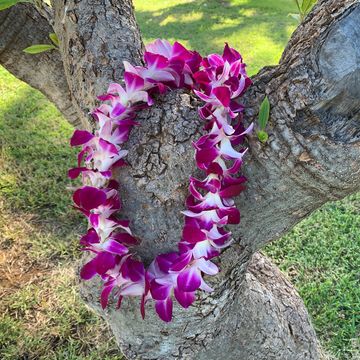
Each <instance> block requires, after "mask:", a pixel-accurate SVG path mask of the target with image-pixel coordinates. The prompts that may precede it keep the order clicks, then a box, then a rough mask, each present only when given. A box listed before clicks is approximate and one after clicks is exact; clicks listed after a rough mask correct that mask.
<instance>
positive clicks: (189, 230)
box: [182, 226, 206, 243]
mask: <svg viewBox="0 0 360 360" xmlns="http://www.w3.org/2000/svg"><path fill="white" fill-rule="evenodd" d="M182 238H183V239H184V240H185V241H187V242H189V243H197V242H199V241H203V240H205V239H206V235H205V233H204V232H203V231H201V230H200V229H199V228H196V227H194V226H185V227H184V229H183V234H182Z"/></svg>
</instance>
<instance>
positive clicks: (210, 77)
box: [69, 39, 253, 321]
mask: <svg viewBox="0 0 360 360" xmlns="http://www.w3.org/2000/svg"><path fill="white" fill-rule="evenodd" d="M144 61H145V63H146V65H145V66H132V65H131V64H129V63H128V62H126V61H124V67H125V72H124V85H125V87H123V86H122V85H120V84H116V83H113V84H110V86H109V88H108V91H107V93H106V94H105V95H101V96H99V97H98V99H99V100H100V101H102V102H103V103H102V104H101V105H100V106H99V107H98V108H96V109H95V110H94V111H93V112H92V115H93V117H94V119H95V120H96V124H97V128H96V130H95V131H94V133H90V132H88V131H85V130H75V132H74V134H73V136H72V138H71V141H70V143H71V146H81V151H80V153H79V154H78V167H75V168H73V169H70V170H69V177H70V178H71V179H75V178H77V177H78V176H80V175H81V177H82V182H83V186H81V187H80V188H77V189H76V190H75V192H74V194H73V200H74V203H75V205H74V206H75V207H76V208H77V209H78V210H80V211H81V212H82V213H83V214H84V215H85V216H86V217H87V219H88V222H89V230H88V231H87V233H86V234H85V235H83V236H82V237H81V240H80V244H81V245H83V250H86V251H89V252H91V253H92V254H93V257H92V259H91V260H90V261H89V262H87V263H86V264H85V265H84V266H83V267H82V269H81V271H80V276H81V278H82V279H84V280H89V279H91V278H93V277H94V276H95V275H99V276H100V277H101V279H102V280H103V289H102V292H101V305H102V307H103V308H105V307H106V306H107V304H108V299H109V296H110V293H111V292H112V291H113V294H114V296H116V297H117V299H118V300H117V308H119V307H120V305H121V301H122V299H123V297H124V296H138V297H139V298H140V299H141V300H140V311H141V314H142V316H143V318H144V316H145V303H146V301H148V300H149V299H153V300H154V301H155V309H156V312H157V314H158V315H159V317H160V318H161V319H162V320H164V321H171V318H172V307H173V297H174V298H175V299H176V300H177V302H178V303H179V304H180V305H181V306H182V307H184V308H188V307H189V306H190V305H191V304H192V303H193V302H194V301H195V298H196V296H195V294H196V291H197V290H198V289H201V290H203V291H207V292H211V291H212V289H211V287H210V286H209V285H208V284H207V283H206V282H205V281H204V279H203V274H206V275H215V274H217V273H218V271H219V269H218V267H217V265H216V264H214V263H213V262H212V261H211V259H212V258H214V257H216V256H219V254H220V252H221V250H222V249H223V248H225V247H227V246H229V245H230V244H231V242H232V238H231V232H229V231H227V230H226V229H225V225H228V224H238V223H239V222H240V212H239V210H238V209H237V208H236V207H235V204H234V200H233V197H235V196H237V195H238V194H239V193H240V192H241V191H243V190H244V183H245V181H246V179H245V177H244V176H238V175H237V174H238V173H239V170H240V167H241V164H242V158H243V156H244V154H245V152H246V150H247V149H243V148H241V149H240V150H239V149H238V150H237V149H235V148H234V147H238V145H241V144H242V143H243V141H244V137H245V135H246V134H248V133H249V132H251V130H252V127H253V126H252V125H251V126H249V127H248V128H247V129H245V128H244V126H243V124H242V113H243V110H244V106H243V105H242V104H241V103H239V101H238V99H239V97H240V96H241V95H242V94H243V93H244V92H245V90H246V89H247V88H248V87H249V86H250V85H251V80H250V78H249V77H248V76H247V74H246V71H245V67H246V65H245V64H244V63H243V61H242V57H241V55H240V54H239V53H238V52H237V51H236V50H234V49H232V48H230V47H229V46H228V44H225V48H224V52H223V54H222V55H218V54H212V55H209V56H207V57H204V58H202V57H201V56H200V55H199V54H198V53H197V52H195V51H189V50H187V49H186V48H185V47H184V46H182V45H181V44H180V43H178V42H175V43H174V44H173V45H171V44H170V43H169V42H168V41H165V40H160V39H158V40H156V41H154V42H153V43H151V44H149V45H147V46H146V52H145V54H144ZM177 88H187V89H189V90H191V91H192V92H193V93H194V94H195V95H196V96H197V97H198V98H200V99H201V100H202V101H203V102H204V103H205V104H204V105H203V106H202V107H200V108H199V109H198V113H199V115H200V117H201V119H203V120H204V122H205V127H204V130H205V131H206V134H205V135H203V136H201V137H200V138H199V139H198V140H197V141H196V142H194V143H193V146H194V149H195V160H196V164H197V167H198V168H199V169H201V170H203V171H204V173H205V174H206V177H205V178H204V179H203V180H198V179H196V178H193V177H190V185H189V192H190V194H189V196H188V198H187V199H186V210H185V211H183V212H182V213H183V214H184V215H185V222H184V228H183V231H182V236H181V240H180V242H179V243H178V251H177V252H171V253H166V254H161V255H158V256H157V257H156V258H155V259H154V260H153V262H152V263H151V264H150V266H149V267H148V268H147V269H145V267H144V264H143V263H142V262H141V261H139V260H138V259H136V258H134V255H132V254H131V247H132V246H134V245H136V244H138V240H137V239H136V238H135V237H134V236H133V234H132V232H131V230H130V228H129V221H127V220H120V219H119V218H118V217H117V216H116V215H117V214H118V212H119V210H120V209H121V202H120V197H119V193H118V191H117V189H118V186H119V184H118V183H117V182H116V181H115V180H113V179H112V178H111V176H112V170H113V169H115V168H116V167H120V166H124V165H126V163H125V161H124V157H125V156H126V155H127V151H126V150H123V149H122V145H123V144H124V143H125V142H126V141H127V140H128V138H129V134H130V131H131V129H132V127H133V126H138V125H139V123H137V122H136V121H135V118H136V112H137V111H139V110H140V109H143V108H144V107H148V106H151V105H152V104H153V99H152V95H153V94H156V93H160V94H163V93H165V92H166V91H168V89H177Z"/></svg>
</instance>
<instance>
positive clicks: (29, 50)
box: [23, 44, 56, 54]
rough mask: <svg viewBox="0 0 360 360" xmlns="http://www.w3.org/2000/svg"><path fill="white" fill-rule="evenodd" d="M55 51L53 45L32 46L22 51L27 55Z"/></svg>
mask: <svg viewBox="0 0 360 360" xmlns="http://www.w3.org/2000/svg"><path fill="white" fill-rule="evenodd" d="M53 49H56V47H55V46H54V45H50V44H38V45H32V46H29V47H27V48H26V49H24V50H23V51H24V52H26V53H28V54H39V53H42V52H44V51H48V50H53Z"/></svg>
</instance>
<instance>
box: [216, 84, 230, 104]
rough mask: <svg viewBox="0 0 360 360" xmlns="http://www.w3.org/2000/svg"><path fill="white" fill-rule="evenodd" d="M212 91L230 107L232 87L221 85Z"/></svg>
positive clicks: (222, 102)
mask: <svg viewBox="0 0 360 360" xmlns="http://www.w3.org/2000/svg"><path fill="white" fill-rule="evenodd" d="M212 92H213V94H214V95H215V96H216V97H217V99H218V100H219V101H220V102H221V104H222V105H223V106H225V107H228V106H229V105H230V89H229V88H228V87H227V86H219V87H217V88H215V89H213V90H212Z"/></svg>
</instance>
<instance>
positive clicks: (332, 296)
mask: <svg viewBox="0 0 360 360" xmlns="http://www.w3.org/2000/svg"><path fill="white" fill-rule="evenodd" d="M135 8H136V15H137V18H138V21H139V24H140V27H141V30H142V32H143V38H144V41H145V42H148V41H151V40H153V39H155V38H157V37H163V38H167V39H169V40H179V41H181V42H183V43H184V44H186V45H187V46H189V47H191V48H194V49H196V50H198V51H200V52H201V53H202V54H206V53H210V52H216V51H220V50H221V48H222V46H223V43H224V42H225V41H228V42H229V43H230V44H231V45H232V46H234V47H235V48H237V49H239V50H240V51H241V52H242V53H243V56H244V58H245V61H246V62H247V63H248V69H249V72H250V73H251V74H254V73H256V71H257V70H259V68H261V67H262V66H264V65H271V64H276V63H277V62H278V60H279V58H280V56H281V52H282V50H283V48H284V46H285V45H286V42H287V40H288V38H289V37H290V35H291V33H292V31H293V30H294V28H295V26H296V23H295V21H294V20H293V19H292V18H290V17H288V13H290V12H295V11H296V8H295V2H294V1H292V0H276V1H269V0H232V1H221V0H217V1H215V0H207V1H203V0H200V1H186V0H182V1H180V0H178V1H175V0H168V1H166V0H157V1H146V0H135ZM29 56H30V55H29ZM72 130H73V129H72V127H71V126H70V125H69V124H68V123H67V122H66V121H65V120H64V119H63V118H62V116H61V115H60V114H59V113H58V111H57V110H56V109H55V107H54V106H53V105H51V104H50V103H49V102H48V101H47V100H46V99H45V98H44V97H43V96H42V95H41V94H40V93H39V92H37V91H35V90H33V89H31V88H30V87H29V86H27V85H26V84H24V83H22V82H20V81H19V80H17V79H15V78H14V77H13V76H12V75H11V74H9V73H8V72H7V71H6V70H4V69H2V68H0V299H1V300H0V358H1V359H11V360H13V359H112V360H114V359H120V358H121V357H120V356H119V355H118V352H117V349H116V346H115V343H114V341H113V340H112V339H111V335H110V332H109V330H108V328H107V327H106V325H105V324H103V322H102V321H101V320H99V319H97V317H96V316H95V315H93V314H92V313H91V312H90V311H88V310H87V309H86V308H85V306H84V305H83V304H82V303H81V301H80V299H79V297H78V295H77V289H76V278H77V277H76V270H75V266H74V265H75V264H76V261H77V260H78V258H79V251H78V245H77V242H78V240H77V239H78V236H79V234H80V233H81V231H82V230H84V227H85V224H84V222H83V221H82V220H80V219H81V218H80V216H79V215H78V214H77V213H75V212H74V210H72V208H71V201H70V192H68V191H67V190H66V189H67V186H69V185H70V183H69V181H68V180H67V179H66V170H67V169H68V168H69V167H70V166H71V165H73V163H74V156H75V153H74V151H73V150H71V149H70V148H69V146H68V139H69V137H70V135H71V133H72ZM265 252H266V253H267V254H268V255H269V256H271V258H272V259H273V260H274V262H276V263H277V264H278V265H279V266H280V268H281V269H282V270H283V271H284V272H285V273H286V274H287V275H288V277H289V278H290V279H291V281H292V282H293V283H294V284H295V285H296V287H297V289H298V290H299V292H300V294H301V295H302V297H303V299H304V301H305V303H306V305H307V307H308V309H309V312H310V314H311V317H312V319H313V322H314V325H315V327H316V330H317V332H318V335H319V337H320V339H321V341H322V344H323V346H324V348H325V349H326V351H327V352H328V353H330V354H332V355H333V356H335V358H336V359H339V360H340V359H341V360H345V359H346V360H348V359H352V358H353V359H356V358H357V356H359V354H360V353H359V348H360V344H359V341H358V340H357V339H358V338H359V332H360V286H359V280H360V279H359V269H360V258H359V256H358V254H359V252H360V194H358V195H353V196H351V197H348V198H347V199H345V200H343V201H340V202H336V203H331V204H327V205H326V206H324V207H323V208H322V209H320V210H318V211H317V212H315V213H314V214H313V215H312V216H311V217H309V218H308V219H306V220H305V221H303V222H302V223H301V224H299V225H298V226H297V227H296V228H295V229H294V230H293V231H292V232H291V233H290V234H288V235H287V236H285V237H284V238H282V239H281V240H279V241H278V242H277V243H275V244H272V245H270V246H268V247H267V249H266V250H265Z"/></svg>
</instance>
